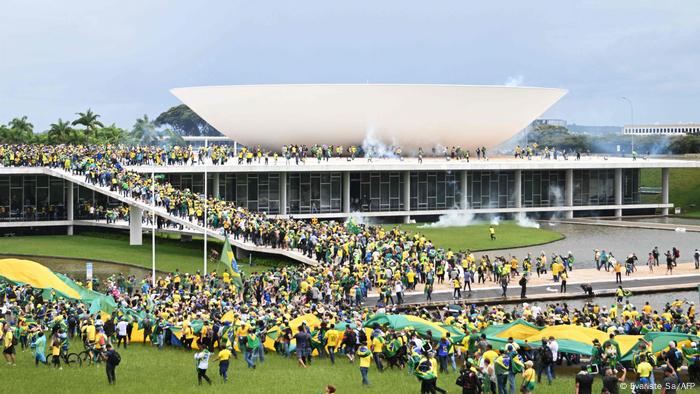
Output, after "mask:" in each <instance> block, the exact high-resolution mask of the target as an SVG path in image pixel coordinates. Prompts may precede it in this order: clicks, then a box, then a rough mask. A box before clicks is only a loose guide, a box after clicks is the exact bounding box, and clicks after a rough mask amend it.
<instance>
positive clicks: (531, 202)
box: [522, 170, 566, 208]
mask: <svg viewBox="0 0 700 394" xmlns="http://www.w3.org/2000/svg"><path fill="white" fill-rule="evenodd" d="M522 193H523V194H522V206H523V207H528V208H530V207H560V206H563V205H564V204H565V201H564V194H565V193H566V171H563V170H556V171H548V170H543V171H523V172H522Z"/></svg>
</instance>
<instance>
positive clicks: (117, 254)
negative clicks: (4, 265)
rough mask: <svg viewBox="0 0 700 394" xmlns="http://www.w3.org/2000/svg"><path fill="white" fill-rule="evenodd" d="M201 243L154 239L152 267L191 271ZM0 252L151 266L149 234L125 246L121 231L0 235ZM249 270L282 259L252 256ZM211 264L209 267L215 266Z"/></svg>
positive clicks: (215, 245) (213, 244)
mask: <svg viewBox="0 0 700 394" xmlns="http://www.w3.org/2000/svg"><path fill="white" fill-rule="evenodd" d="M203 244H204V242H203V241H202V240H201V239H193V240H192V242H181V241H180V240H179V239H178V238H174V236H173V235H171V236H170V238H167V235H164V236H158V237H157V238H156V266H157V267H158V269H159V270H163V271H174V270H175V269H176V268H179V269H180V270H181V271H194V270H195V269H200V270H201V268H202V265H203V261H202V252H203ZM221 246H222V242H220V241H217V240H212V239H209V241H208V244H207V249H209V250H212V249H214V250H216V251H221ZM0 253H5V254H31V255H37V256H55V257H73V258H83V259H95V260H107V261H114V262H119V263H127V264H133V265H138V266H142V267H146V268H150V267H151V237H150V236H148V235H146V236H144V237H143V245H140V246H131V245H129V235H128V234H124V233H119V232H116V233H98V232H95V233H81V234H77V235H72V236H69V235H32V236H20V237H2V238H0ZM253 263H254V267H252V268H253V269H264V268H267V267H272V266H277V265H280V264H286V262H285V261H284V260H279V259H272V258H264V257H253ZM239 265H240V267H241V269H242V270H243V271H246V270H250V269H251V267H249V266H248V259H247V258H246V259H243V260H242V261H239ZM216 268H217V264H212V265H211V267H210V269H216Z"/></svg>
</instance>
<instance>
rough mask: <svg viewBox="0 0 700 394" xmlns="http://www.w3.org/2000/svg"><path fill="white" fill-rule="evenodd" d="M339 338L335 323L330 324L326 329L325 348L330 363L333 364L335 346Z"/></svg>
mask: <svg viewBox="0 0 700 394" xmlns="http://www.w3.org/2000/svg"><path fill="white" fill-rule="evenodd" d="M339 338H340V332H339V331H338V330H336V329H335V324H331V325H330V328H329V329H328V331H326V348H327V350H328V356H329V357H330V359H331V364H335V348H336V346H338V339H339Z"/></svg>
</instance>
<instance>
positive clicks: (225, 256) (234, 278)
mask: <svg viewBox="0 0 700 394" xmlns="http://www.w3.org/2000/svg"><path fill="white" fill-rule="evenodd" d="M219 261H220V262H221V263H223V264H224V265H225V266H226V267H229V268H231V276H230V277H231V279H230V280H231V283H233V285H234V286H236V288H237V289H238V291H239V292H240V291H241V290H242V289H243V278H242V277H241V270H240V269H239V268H238V262H237V261H236V256H235V255H234V253H233V249H232V248H231V243H230V242H229V241H228V237H226V240H225V241H224V246H223V248H222V249H221V257H220V260H219ZM225 274H228V272H225ZM226 276H228V275H225V276H224V278H226Z"/></svg>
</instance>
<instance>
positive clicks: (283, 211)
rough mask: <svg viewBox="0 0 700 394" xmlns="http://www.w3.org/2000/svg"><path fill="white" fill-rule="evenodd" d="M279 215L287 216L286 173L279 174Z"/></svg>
mask: <svg viewBox="0 0 700 394" xmlns="http://www.w3.org/2000/svg"><path fill="white" fill-rule="evenodd" d="M279 190H280V215H286V214H287V173H286V172H280V184H279Z"/></svg>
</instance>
